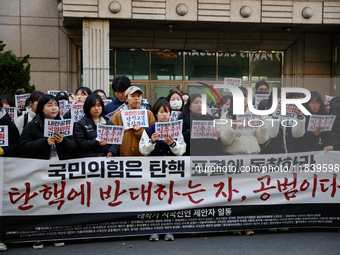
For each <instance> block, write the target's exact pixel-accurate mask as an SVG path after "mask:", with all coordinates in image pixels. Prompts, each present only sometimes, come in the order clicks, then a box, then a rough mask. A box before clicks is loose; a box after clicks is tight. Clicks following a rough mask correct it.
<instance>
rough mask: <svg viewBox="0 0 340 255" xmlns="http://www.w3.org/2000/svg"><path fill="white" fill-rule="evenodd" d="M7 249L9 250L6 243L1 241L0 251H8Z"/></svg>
mask: <svg viewBox="0 0 340 255" xmlns="http://www.w3.org/2000/svg"><path fill="white" fill-rule="evenodd" d="M6 250H7V247H6V244H4V243H0V251H6Z"/></svg>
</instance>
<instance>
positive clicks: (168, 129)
mask: <svg viewBox="0 0 340 255" xmlns="http://www.w3.org/2000/svg"><path fill="white" fill-rule="evenodd" d="M182 126H183V120H177V121H171V122H156V123H155V133H157V134H159V140H167V138H168V137H169V136H171V137H172V139H175V138H179V137H180V136H181V135H182Z"/></svg>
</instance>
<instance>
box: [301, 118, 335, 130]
mask: <svg viewBox="0 0 340 255" xmlns="http://www.w3.org/2000/svg"><path fill="white" fill-rule="evenodd" d="M335 118H336V116H335V115H311V116H310V117H309V122H308V127H307V131H316V130H319V129H320V130H321V131H331V130H332V127H333V124H334V120H335Z"/></svg>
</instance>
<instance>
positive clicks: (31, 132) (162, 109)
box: [0, 76, 340, 249]
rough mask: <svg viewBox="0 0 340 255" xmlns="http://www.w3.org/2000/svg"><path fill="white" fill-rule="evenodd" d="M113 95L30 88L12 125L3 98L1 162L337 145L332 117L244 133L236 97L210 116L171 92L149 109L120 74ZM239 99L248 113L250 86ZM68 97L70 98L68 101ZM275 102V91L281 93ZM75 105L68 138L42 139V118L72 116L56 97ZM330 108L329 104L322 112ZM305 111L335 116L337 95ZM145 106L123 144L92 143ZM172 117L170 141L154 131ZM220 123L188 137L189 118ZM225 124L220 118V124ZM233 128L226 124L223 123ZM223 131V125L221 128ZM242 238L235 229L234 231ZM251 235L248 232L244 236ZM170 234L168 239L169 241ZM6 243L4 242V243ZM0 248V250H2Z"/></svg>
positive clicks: (262, 88) (339, 133)
mask: <svg viewBox="0 0 340 255" xmlns="http://www.w3.org/2000/svg"><path fill="white" fill-rule="evenodd" d="M112 89H113V91H114V93H115V97H114V98H113V99H112V101H111V102H109V103H107V104H104V101H103V100H104V99H106V95H105V92H104V91H102V90H96V91H93V92H92V91H91V90H90V89H89V88H87V87H80V88H78V89H77V90H76V91H75V96H73V95H72V94H68V93H67V92H63V91H61V92H59V93H58V94H57V95H56V96H54V95H50V94H44V93H43V92H40V91H34V92H32V93H31V95H30V96H29V98H28V100H27V101H28V109H27V113H26V114H22V115H21V116H20V117H18V118H17V119H16V120H15V122H13V121H11V117H10V116H9V114H8V113H6V111H5V107H10V106H14V105H13V104H14V102H13V99H12V98H11V97H9V96H8V95H2V96H1V99H0V126H8V146H1V147H0V155H1V156H6V157H25V158H36V159H50V158H52V157H57V158H58V159H60V160H64V159H71V158H78V157H101V156H104V157H115V156H143V155H144V156H148V155H151V156H182V155H184V156H205V155H245V154H259V153H261V154H269V153H270V154H273V153H292V152H304V151H317V150H325V151H326V152H327V151H329V150H338V149H339V148H340V118H335V121H334V124H333V128H332V130H331V131H328V132H323V131H322V129H317V130H315V131H307V126H308V121H309V118H310V116H305V115H304V114H303V113H302V111H301V110H299V109H297V110H296V112H295V115H294V116H295V125H292V126H283V125H280V123H281V121H276V122H274V121H272V122H268V121H265V122H264V123H265V124H264V125H262V126H261V127H260V128H257V129H251V130H250V131H249V130H248V131H247V132H244V131H242V130H241V131H240V130H238V129H237V125H238V122H237V118H236V114H234V112H235V110H234V105H233V97H232V96H231V95H228V96H224V97H222V98H221V100H220V101H219V100H218V101H219V102H218V101H216V100H212V102H211V103H210V104H209V105H207V106H208V107H209V108H216V111H215V112H214V114H211V115H210V114H202V107H203V105H202V104H203V101H202V96H201V95H200V94H191V95H190V96H189V95H188V94H187V93H185V92H183V91H181V89H180V88H179V87H173V88H172V89H171V90H170V92H169V94H168V96H167V97H161V98H158V99H157V101H156V102H155V103H154V105H153V106H151V105H150V104H148V103H147V102H146V103H144V102H142V95H143V91H142V90H141V89H140V88H139V87H137V86H131V81H130V79H129V78H128V77H126V76H118V77H116V78H115V79H114V80H113V82H112ZM240 89H241V90H242V92H243V95H244V99H245V100H244V109H243V110H244V112H245V113H250V110H249V108H248V100H247V98H248V94H247V89H246V88H244V87H240ZM269 90H270V86H269V84H268V83H267V82H266V81H264V80H262V81H259V82H257V83H256V85H255V94H256V93H259V94H269ZM72 96H73V97H72ZM288 96H289V97H290V98H303V97H304V95H301V94H294V93H291V94H290V95H288ZM278 97H279V98H280V89H279V88H278ZM70 99H71V100H74V103H75V104H83V111H84V116H83V117H82V118H81V119H80V120H79V121H78V122H76V123H74V128H73V135H72V136H65V137H63V136H62V135H61V134H59V133H56V134H54V135H53V136H50V137H45V136H44V125H45V119H49V120H58V119H71V118H72V116H71V111H68V112H67V113H66V114H64V115H63V116H61V115H60V113H59V100H70ZM272 103H273V95H272V94H270V95H269V98H268V99H265V100H262V101H261V102H260V104H259V105H258V109H259V110H266V109H270V108H271V106H272ZM327 106H328V107H327ZM304 107H305V108H306V109H307V110H308V111H309V112H310V113H311V114H312V115H336V116H337V117H338V115H339V114H340V109H339V108H340V99H339V98H334V99H332V100H331V101H330V102H327V101H326V102H325V100H323V98H322V96H321V95H320V94H319V93H318V92H316V91H312V92H311V98H310V100H309V101H308V102H307V103H305V104H304ZM137 109H145V110H146V112H147V121H148V123H147V124H148V125H147V126H148V127H146V128H145V127H140V126H139V125H138V124H134V125H133V127H132V128H130V129H125V130H124V135H123V140H122V143H121V144H108V143H107V140H105V139H103V140H98V139H97V136H98V134H97V125H98V124H103V125H114V126H124V123H123V117H122V112H123V111H125V110H137ZM173 112H177V115H175V116H177V118H178V120H182V130H181V132H180V135H179V136H178V137H176V138H174V137H171V136H168V137H166V138H165V140H163V139H162V140H161V139H160V135H159V134H158V133H157V131H156V129H155V123H156V122H169V119H170V117H171V116H172V113H173ZM267 118H271V119H278V120H281V118H282V117H281V116H274V115H272V116H267ZM217 119H218V120H220V123H222V122H223V123H224V124H221V125H218V126H217V128H216V130H215V131H214V137H213V138H211V139H207V138H204V137H200V138H198V139H192V132H193V130H192V128H193V122H194V121H207V122H209V121H214V120H217ZM221 120H223V121H221ZM228 123H231V124H228ZM219 126H220V127H219ZM237 233H239V232H237ZM245 233H246V235H251V234H253V233H254V232H253V231H252V230H247V231H245ZM173 238H174V237H173V236H172V235H171V234H167V235H166V236H165V239H166V240H173ZM150 240H158V235H152V236H151V237H150ZM3 245H4V244H3ZM0 249H1V247H0Z"/></svg>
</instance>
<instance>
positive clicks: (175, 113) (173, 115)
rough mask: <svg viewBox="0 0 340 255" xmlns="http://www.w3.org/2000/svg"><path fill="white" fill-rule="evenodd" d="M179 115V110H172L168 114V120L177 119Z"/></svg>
mask: <svg viewBox="0 0 340 255" xmlns="http://www.w3.org/2000/svg"><path fill="white" fill-rule="evenodd" d="M179 115H181V112H179V111H172V112H171V115H170V118H169V122H171V121H176V120H178V117H179Z"/></svg>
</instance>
